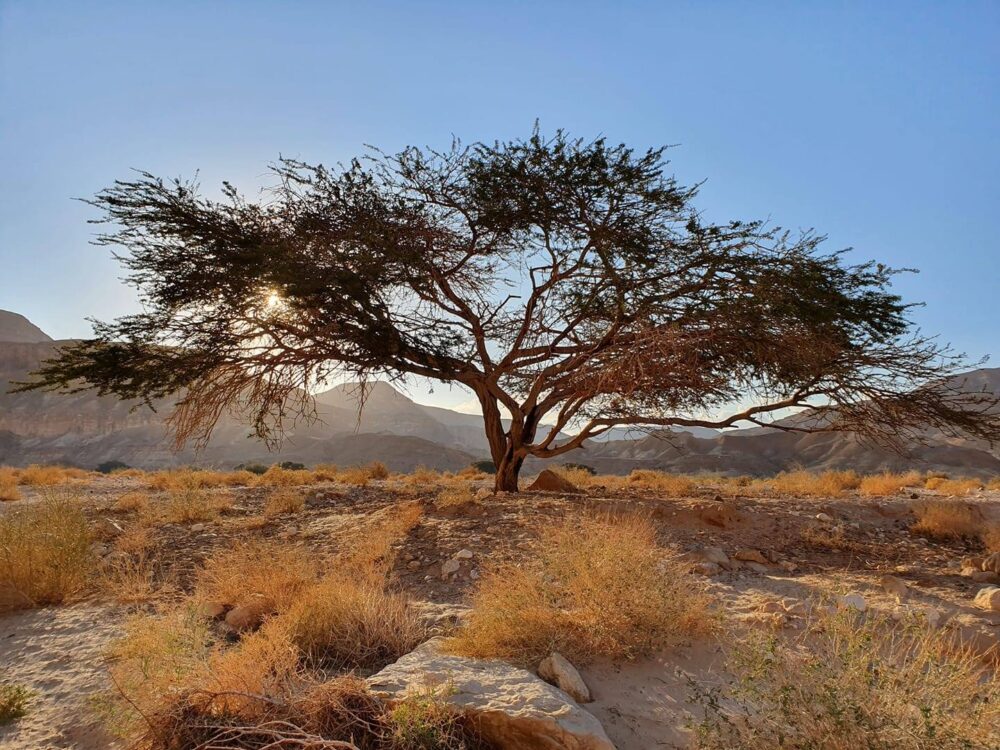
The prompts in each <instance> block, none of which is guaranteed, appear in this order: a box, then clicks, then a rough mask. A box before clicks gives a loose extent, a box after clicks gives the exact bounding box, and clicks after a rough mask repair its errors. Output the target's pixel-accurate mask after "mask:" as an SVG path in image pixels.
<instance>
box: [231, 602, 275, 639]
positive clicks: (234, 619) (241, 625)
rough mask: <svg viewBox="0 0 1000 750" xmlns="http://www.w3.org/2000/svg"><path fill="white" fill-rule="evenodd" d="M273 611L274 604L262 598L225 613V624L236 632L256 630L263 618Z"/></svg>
mask: <svg viewBox="0 0 1000 750" xmlns="http://www.w3.org/2000/svg"><path fill="white" fill-rule="evenodd" d="M273 611H274V605H273V604H271V603H270V602H267V601H265V600H262V599H261V600H257V601H253V602H250V603H249V604H241V605H239V606H236V607H233V608H232V609H231V610H229V611H228V612H227V613H226V625H228V626H229V627H231V628H232V629H233V630H235V631H236V632H237V633H245V632H247V631H248V630H256V629H257V628H259V627H260V626H261V624H262V623H263V622H264V618H265V617H267V616H268V615H269V614H271V613H272V612H273Z"/></svg>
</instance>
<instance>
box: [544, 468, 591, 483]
mask: <svg viewBox="0 0 1000 750" xmlns="http://www.w3.org/2000/svg"><path fill="white" fill-rule="evenodd" d="M552 470H553V471H554V472H555V473H556V474H558V475H559V476H561V477H562V478H563V479H565V480H566V481H567V482H570V483H571V484H574V485H576V486H577V487H580V488H583V487H588V486H589V485H591V484H593V483H594V474H593V473H592V472H589V471H587V470H586V469H580V468H576V465H571V464H566V465H565V466H554V467H553V468H552Z"/></svg>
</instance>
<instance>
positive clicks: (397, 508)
mask: <svg viewBox="0 0 1000 750" xmlns="http://www.w3.org/2000/svg"><path fill="white" fill-rule="evenodd" d="M423 512H424V511H423V507H422V506H421V505H420V503H418V502H406V503H400V504H399V505H394V506H392V507H391V508H387V509H386V510H385V511H382V512H381V513H379V514H377V515H376V516H374V517H373V518H371V519H369V522H368V523H367V524H365V525H364V526H363V527H361V528H359V529H358V530H356V531H355V532H354V533H353V534H352V535H351V537H350V538H349V539H347V540H346V541H345V543H344V544H343V545H342V549H343V551H342V552H341V553H340V554H339V555H338V556H337V559H336V561H335V564H336V565H337V566H338V567H339V568H341V569H342V570H345V571H353V572H354V575H363V576H364V577H367V578H375V579H378V580H381V579H384V578H385V576H386V575H387V574H388V573H389V571H390V570H392V566H393V563H394V562H395V558H396V555H395V549H396V547H397V546H398V543H399V542H400V541H401V540H402V539H403V538H404V537H405V536H406V535H407V534H408V533H409V532H410V530H411V529H413V528H414V527H415V526H416V525H417V524H418V523H420V520H421V518H422V517H423Z"/></svg>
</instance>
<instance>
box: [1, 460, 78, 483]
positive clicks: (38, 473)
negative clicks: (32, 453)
mask: <svg viewBox="0 0 1000 750" xmlns="http://www.w3.org/2000/svg"><path fill="white" fill-rule="evenodd" d="M15 472H16V473H17V482H18V484H23V485H28V486H30V487H52V486H54V485H57V484H65V483H66V482H72V481H74V480H77V479H86V478H87V477H88V476H90V472H87V471H84V470H83V469H74V468H71V467H67V466H40V465H38V464H32V465H31V466H29V467H27V468H25V469H15Z"/></svg>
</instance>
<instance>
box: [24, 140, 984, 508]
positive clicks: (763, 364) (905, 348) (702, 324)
mask: <svg viewBox="0 0 1000 750" xmlns="http://www.w3.org/2000/svg"><path fill="white" fill-rule="evenodd" d="M666 164H667V162H666V161H665V159H664V151H663V149H652V150H648V151H645V152H636V151H634V150H632V149H630V148H627V147H625V146H624V145H618V146H615V145H609V144H608V143H607V142H606V141H605V140H604V139H598V140H594V141H582V140H575V139H571V138H570V137H568V136H567V135H566V134H564V133H563V132H558V133H556V134H555V136H553V137H550V138H546V137H543V136H542V135H541V134H540V133H539V132H538V131H537V129H536V131H535V132H534V133H533V135H532V136H531V137H530V138H528V139H527V140H515V141H510V142H502V143H500V142H498V143H494V144H484V143H477V144H474V145H472V146H462V145H461V144H459V143H457V142H456V143H453V144H452V147H451V148H450V149H449V150H446V151H433V150H427V149H418V148H408V149H406V150H404V151H402V152H401V153H398V154H394V155H391V154H385V153H382V152H379V151H373V152H372V153H371V154H370V155H369V156H368V157H366V158H364V159H360V160H355V161H353V162H351V163H350V164H349V165H345V166H338V167H337V168H327V167H324V166H310V165H308V164H305V163H301V162H299V161H293V160H289V159H282V160H281V161H279V162H278V163H277V164H276V165H273V166H272V171H273V174H274V176H275V178H276V179H275V184H276V186H275V187H274V188H273V189H271V190H270V191H268V192H267V193H265V194H263V196H262V198H261V199H260V200H259V201H257V202H253V201H249V200H247V199H246V198H245V197H243V196H242V195H241V194H240V193H238V192H237V190H236V189H235V188H233V187H232V186H231V185H229V184H228V183H225V184H224V187H223V194H224V197H223V198H222V199H221V200H212V199H209V198H207V197H204V196H203V195H202V194H200V192H199V187H198V185H197V184H196V183H195V182H191V181H184V180H179V179H178V180H172V181H164V180H162V179H160V178H157V177H155V176H153V175H151V174H148V173H138V176H137V178H136V179H133V180H130V181H120V182H116V183H115V184H114V186H113V187H111V188H109V189H107V190H105V191H103V192H101V193H99V194H98V195H97V196H96V197H95V198H94V199H93V200H92V201H90V202H91V203H92V204H93V205H94V206H96V207H98V208H99V209H101V210H102V211H103V213H104V216H103V217H102V219H101V220H100V221H104V222H109V223H110V224H112V225H114V228H113V230H112V231H110V232H109V233H107V234H103V235H101V236H100V237H99V239H98V240H97V241H98V243H99V244H106V245H113V246H115V247H117V248H121V249H123V251H124V252H120V253H119V258H120V260H121V262H122V263H123V264H124V266H125V267H126V268H127V269H128V272H129V275H128V277H127V280H128V281H129V282H130V283H131V284H132V285H134V286H135V287H136V288H137V289H138V290H139V292H140V294H141V298H142V301H143V303H144V312H142V313H139V314H137V315H130V316H126V317H123V318H120V319H118V320H116V321H114V322H111V323H96V324H95V338H94V339H92V340H87V341H83V342H80V343H77V344H75V345H72V346H70V347H68V348H66V349H64V350H63V351H62V352H61V354H60V356H59V357H58V358H57V359H56V360H54V361H51V362H49V363H47V364H46V365H45V366H44V368H43V369H42V370H40V372H39V374H38V375H39V379H38V380H37V381H36V382H34V383H32V384H30V385H28V386H26V387H29V388H55V389H77V388H96V389H97V390H98V391H99V392H100V393H102V394H115V395H117V396H119V397H121V398H127V399H134V398H138V399H143V400H145V401H146V402H148V403H152V401H153V400H154V399H160V398H165V397H168V396H174V397H176V398H178V399H179V400H178V401H177V403H176V408H175V410H174V412H173V413H172V415H171V417H170V419H169V423H170V424H171V426H172V428H173V430H174V433H175V436H176V438H177V440H178V441H179V442H180V443H182V442H184V441H186V440H189V439H191V440H194V441H195V442H198V443H204V442H205V441H206V440H207V439H208V437H209V436H210V434H211V431H212V428H213V427H214V425H215V424H216V423H217V421H218V420H219V418H220V417H221V416H222V415H223V414H224V413H226V412H232V413H235V414H236V415H237V416H240V417H242V418H244V419H245V420H246V421H248V422H250V423H251V424H252V425H253V426H254V429H255V432H256V434H257V435H258V436H259V437H261V438H263V439H265V440H268V441H272V442H273V441H276V440H280V437H281V434H282V429H283V427H285V426H287V425H288V424H289V422H290V421H294V420H295V419H298V418H300V417H308V416H309V415H310V413H311V408H312V407H311V399H310V397H309V395H308V394H309V392H310V391H312V390H315V388H316V387H317V384H321V383H323V382H328V381H329V380H330V379H331V378H334V377H343V376H344V375H349V376H351V377H354V378H358V379H361V380H362V381H369V380H371V379H372V378H376V377H380V378H389V379H397V378H406V377H408V376H421V377H426V378H431V379H434V380H438V381H444V382H447V383H460V384H462V385H464V386H466V387H468V388H469V389H471V390H472V391H473V392H474V393H475V395H476V397H477V398H478V400H479V403H480V405H481V406H482V411H483V418H484V426H485V430H486V436H487V438H488V441H489V445H490V451H491V453H492V458H493V461H494V463H495V465H496V467H497V474H496V487H497V489H498V490H507V491H516V490H517V478H518V473H519V470H520V468H521V465H522V463H523V462H524V460H525V459H526V458H527V457H528V456H536V457H538V458H551V457H554V456H559V455H561V454H564V453H566V452H568V451H571V450H573V449H575V448H577V447H579V446H580V445H582V444H583V442H584V441H585V440H586V439H588V438H591V437H594V436H596V435H599V434H601V433H602V432H605V431H607V430H609V429H610V428H612V427H614V426H616V425H630V426H642V427H645V428H658V427H659V428H662V427H666V426H703V427H728V426H731V425H734V424H737V423H752V424H758V425H761V424H766V423H767V422H768V421H769V420H770V417H771V415H774V414H775V413H776V412H781V410H786V409H790V408H793V407H802V406H808V405H814V406H818V407H820V411H817V412H812V413H813V414H819V413H822V415H823V416H822V418H821V419H817V420H812V421H809V422H806V421H801V420H799V421H794V420H793V421H792V422H787V421H786V422H782V423H780V424H779V425H778V426H779V428H780V429H789V430H802V431H815V430H834V429H835V430H851V431H854V432H857V433H860V434H862V435H864V436H867V437H870V438H874V439H876V440H880V441H884V442H889V443H893V442H895V443H899V442H901V441H904V440H908V439H910V438H912V437H914V436H919V434H921V431H922V430H924V429H926V428H928V427H933V428H937V429H939V430H944V431H946V432H948V433H950V434H959V433H962V434H969V435H972V436H974V437H978V438H985V439H988V440H993V439H994V438H996V437H997V436H998V434H1000V427H998V423H997V418H996V416H995V412H994V411H993V407H994V406H995V404H996V399H995V397H993V396H991V395H989V394H985V393H969V392H966V391H965V390H963V389H962V388H960V387H958V386H956V385H955V381H954V380H949V379H948V378H949V376H951V375H952V374H954V373H955V372H956V371H957V368H959V367H960V366H962V359H961V358H960V357H958V356H956V355H953V354H952V353H951V352H950V351H949V350H948V349H947V347H942V346H940V345H938V344H936V343H935V342H934V341H932V340H930V339H927V338H924V337H922V336H921V335H920V334H919V332H917V331H915V330H914V328H913V325H912V323H911V321H910V319H909V317H908V311H909V309H910V306H909V305H907V304H905V303H904V302H903V301H902V300H901V299H900V298H899V297H898V296H897V295H896V294H894V293H892V292H891V291H890V290H889V288H890V282H891V280H892V277H893V275H894V274H895V273H896V271H895V270H893V269H889V268H887V267H885V266H883V265H881V264H875V263H873V262H872V263H863V264H860V265H851V264H849V263H847V261H846V258H845V256H844V254H843V253H832V254H830V253H823V252H821V251H820V245H821V242H822V240H823V238H822V237H821V236H819V235H817V234H815V233H812V232H805V233H799V234H793V233H790V232H787V231H784V230H782V229H780V228H773V227H769V226H768V225H766V224H765V223H763V222H759V221H753V222H749V223H744V222H740V221H732V222H728V223H722V224H716V223H711V222H708V221H706V220H705V219H704V218H703V217H702V216H701V215H700V214H699V213H698V212H696V211H695V209H694V208H693V207H692V199H693V198H694V197H695V194H696V191H697V190H696V188H692V187H684V186H681V185H679V184H678V183H677V182H676V181H675V179H674V178H673V177H671V176H669V175H668V174H667V173H666V172H665V167H666ZM734 404H738V406H733V405H734ZM727 408H728V409H729V410H728V411H727ZM706 415H715V416H706Z"/></svg>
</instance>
